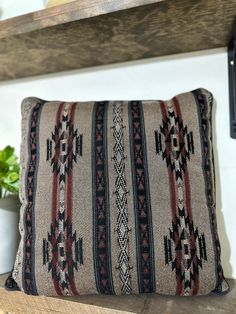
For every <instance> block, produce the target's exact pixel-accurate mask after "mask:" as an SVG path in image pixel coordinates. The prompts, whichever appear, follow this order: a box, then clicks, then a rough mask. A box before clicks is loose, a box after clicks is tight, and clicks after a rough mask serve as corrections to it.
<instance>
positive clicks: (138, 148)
mask: <svg viewBox="0 0 236 314" xmlns="http://www.w3.org/2000/svg"><path fill="white" fill-rule="evenodd" d="M128 115H129V131H130V154H131V167H132V182H133V197H134V214H135V229H136V232H135V233H136V256H137V258H136V259H137V277H138V287H139V292H140V293H144V292H149V293H152V292H155V265H154V246H153V243H154V241H153V226H152V210H151V199H150V188H149V175H148V162H147V155H146V154H147V151H146V135H145V125H144V115H143V106H142V102H137V101H131V102H129V105H128ZM139 161H141V163H140V162H139ZM138 173H142V174H141V176H140V177H138ZM139 180H143V182H142V185H143V186H144V188H143V189H142V188H139V184H140V182H139ZM141 197H142V198H143V199H144V202H145V204H144V205H143V208H142V206H141V204H140V202H141ZM141 210H145V211H146V213H145V214H146V215H145V217H142V215H141V212H140V211H141ZM144 226H147V233H146V236H147V239H146V240H147V242H148V246H147V247H144V245H143V243H142V237H143V236H144V233H142V227H144ZM147 255H148V259H147V261H146V262H145V259H146V257H147Z"/></svg>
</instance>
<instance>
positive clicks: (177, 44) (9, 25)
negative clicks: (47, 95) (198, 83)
mask: <svg viewBox="0 0 236 314" xmlns="http://www.w3.org/2000/svg"><path fill="white" fill-rule="evenodd" d="M80 2H81V3H84V1H75V2H74V5H75V3H77V7H73V6H71V7H70V6H69V5H72V4H73V2H72V3H71V4H68V5H64V6H63V7H62V8H64V9H63V11H62V8H60V7H55V8H51V9H48V10H46V12H43V11H40V12H42V13H40V12H39V13H38V16H37V13H36V15H35V14H34V17H35V16H36V17H37V18H35V19H34V22H32V21H31V22H30V18H31V19H32V14H31V15H25V16H22V17H19V18H15V19H12V21H11V20H8V21H3V22H0V38H1V42H0V80H9V79H16V78H22V77H28V76H34V75H42V74H46V73H55V72H60V71H67V70H74V69H80V68H86V67H91V66H98V65H105V64H112V63H117V62H125V61H132V60H138V59H144V58H151V57H157V56H164V55H171V54H176V53H183V52H192V51H198V50H204V49H213V48H219V47H224V46H227V44H228V41H229V36H230V31H231V28H232V23H233V20H234V17H235V13H236V0H228V1H227V5H225V2H224V1H221V0H198V1H195V0H194V1H193V0H175V1H173V0H166V1H161V2H159V1H142V0H139V1H134V0H132V1H131V0H130V1H127V2H125V1H121V2H120V3H123V5H121V4H120V5H119V6H117V7H115V5H114V3H118V2H117V1H108V2H109V3H110V6H108V7H104V6H103V7H102V6H101V3H102V2H105V1H102V0H99V1H98V0H97V1H93V2H94V3H95V4H96V3H98V2H99V3H100V7H98V6H97V7H96V6H95V4H94V6H93V7H92V9H91V10H90V11H89V10H88V9H86V10H85V9H84V11H83V10H81V11H78V8H79V7H78V4H79V3H80ZM112 3H113V6H112ZM146 3H149V4H146ZM143 4H145V5H143ZM68 8H70V10H69V9H68ZM99 8H100V9H99ZM53 9H54V11H53ZM50 10H52V11H50ZM24 19H25V20H27V21H25V23H24ZM16 25H18V28H17V27H16ZM27 25H28V26H27ZM216 66H217V65H216Z"/></svg>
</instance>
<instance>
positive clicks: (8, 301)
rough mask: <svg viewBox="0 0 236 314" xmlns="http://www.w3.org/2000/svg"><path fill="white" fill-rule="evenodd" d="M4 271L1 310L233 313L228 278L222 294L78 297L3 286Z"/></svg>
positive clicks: (235, 299)
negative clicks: (50, 294)
mask: <svg viewBox="0 0 236 314" xmlns="http://www.w3.org/2000/svg"><path fill="white" fill-rule="evenodd" d="M5 279H6V275H0V313H1V311H4V313H6V312H7V313H29V309H30V310H31V312H33V313H54V311H55V312H57V313H81V314H84V313H94V314H95V313H97V314H101V313H102V314H106V313H107V314H112V313H114V314H115V313H117V314H118V313H121V314H125V313H130V314H131V313H137V314H142V313H146V314H151V313H157V309H158V313H169V314H182V313H189V309H191V312H192V313H196V314H197V313H198V314H199V313H201V314H208V313H209V312H212V313H225V314H230V313H235V305H236V288H235V283H236V281H235V280H232V279H231V280H228V282H229V284H230V287H231V291H230V292H229V293H227V294H226V295H223V296H218V295H207V296H198V297H197V298H195V297H185V298H182V297H176V296H172V297H171V296H162V295H157V294H141V295H123V296H112V295H89V296H83V295H81V296H78V297H60V298H59V297H58V298H55V297H43V296H29V295H26V294H24V293H22V292H18V291H17V292H9V291H6V290H4V289H3V284H4V282H5Z"/></svg>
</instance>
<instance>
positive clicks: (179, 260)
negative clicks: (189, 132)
mask: <svg viewBox="0 0 236 314" xmlns="http://www.w3.org/2000/svg"><path fill="white" fill-rule="evenodd" d="M160 105H161V113H162V119H163V120H164V121H166V120H167V119H168V117H167V110H166V104H165V103H164V102H161V104H160ZM167 136H168V134H165V137H167ZM168 177H169V189H170V200H171V214H172V221H173V223H176V216H178V213H177V191H176V189H177V187H176V179H175V174H174V173H173V171H172V169H171V166H169V167H168ZM179 234H180V233H179ZM175 237H176V235H175ZM178 241H180V237H178V238H177V239H176V243H175V244H177V243H178ZM175 258H176V267H177V268H179V267H181V266H182V252H181V253H180V254H179V252H177V251H175ZM182 293H183V285H182V278H181V274H180V275H178V276H176V294H177V295H181V294H182Z"/></svg>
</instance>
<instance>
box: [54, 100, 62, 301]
mask: <svg viewBox="0 0 236 314" xmlns="http://www.w3.org/2000/svg"><path fill="white" fill-rule="evenodd" d="M63 105H64V103H61V104H60V106H59V108H58V110H57V115H56V126H57V127H59V124H60V120H61V113H62V109H63ZM59 154H60V149H55V158H58V156H59ZM58 184H59V181H58V177H57V174H56V172H54V173H53V179H52V186H53V190H52V225H53V228H55V222H56V219H57V210H58V204H59V201H58V198H59V194H58ZM56 239H57V234H55V237H54V238H52V246H53V247H54V246H55V245H56ZM52 264H53V265H56V267H58V255H57V254H55V253H54V254H53V256H52ZM53 284H54V288H55V290H56V293H57V294H58V295H63V294H62V292H61V288H60V285H59V282H58V280H57V279H56V278H53Z"/></svg>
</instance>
